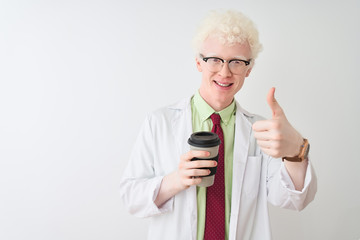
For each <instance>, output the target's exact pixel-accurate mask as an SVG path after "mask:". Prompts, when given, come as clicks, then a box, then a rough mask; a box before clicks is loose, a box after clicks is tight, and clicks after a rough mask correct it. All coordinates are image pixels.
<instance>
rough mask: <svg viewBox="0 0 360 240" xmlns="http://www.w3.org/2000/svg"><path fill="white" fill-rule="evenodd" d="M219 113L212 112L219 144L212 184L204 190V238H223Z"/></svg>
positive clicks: (213, 130) (221, 145) (221, 158)
mask: <svg viewBox="0 0 360 240" xmlns="http://www.w3.org/2000/svg"><path fill="white" fill-rule="evenodd" d="M220 119H221V118H220V115H218V114H215V113H213V114H212V115H211V120H212V122H213V128H212V130H211V131H212V132H214V133H216V134H217V135H218V136H219V138H220V140H221V144H220V146H219V159H218V165H217V171H216V174H215V181H214V185H212V186H210V187H208V188H207V190H206V192H207V193H206V222H205V235H204V239H205V240H212V239H214V240H223V239H225V183H224V155H225V152H224V134H223V131H222V128H221V126H220Z"/></svg>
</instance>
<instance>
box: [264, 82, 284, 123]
mask: <svg viewBox="0 0 360 240" xmlns="http://www.w3.org/2000/svg"><path fill="white" fill-rule="evenodd" d="M266 100H267V103H268V104H269V106H270V108H271V111H272V118H273V119H274V118H278V117H280V116H282V115H283V114H284V113H283V110H282V108H281V107H280V105H279V103H278V102H277V101H276V99H275V88H274V87H273V88H271V89H270V90H269V92H268V95H267V99H266Z"/></svg>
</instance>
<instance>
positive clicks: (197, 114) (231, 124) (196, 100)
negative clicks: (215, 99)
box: [191, 91, 236, 240]
mask: <svg viewBox="0 0 360 240" xmlns="http://www.w3.org/2000/svg"><path fill="white" fill-rule="evenodd" d="M235 110H236V105H235V101H233V102H232V103H231V104H230V105H229V106H228V107H226V108H225V109H223V110H221V111H220V112H216V113H218V114H220V117H221V123H220V125H221V128H222V130H223V133H224V142H225V146H224V149H225V159H224V161H225V235H226V237H225V239H228V238H229V224H230V210H231V189H232V169H233V152H234V135H235ZM191 112H192V127H193V131H194V132H198V131H211V129H212V125H213V124H212V121H211V118H210V116H211V115H212V114H213V113H214V112H215V110H214V109H212V108H211V107H210V106H209V104H207V103H206V102H205V100H204V99H203V98H202V97H201V96H200V94H199V92H198V91H197V92H196V93H195V95H194V96H193V98H192V99H191ZM215 178H216V176H215ZM197 214H198V224H197V239H198V240H203V239H204V230H205V214H206V187H197Z"/></svg>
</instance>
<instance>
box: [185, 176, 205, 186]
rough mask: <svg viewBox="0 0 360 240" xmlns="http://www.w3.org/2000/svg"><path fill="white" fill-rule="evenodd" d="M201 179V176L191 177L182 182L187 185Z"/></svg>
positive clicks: (194, 183) (198, 181)
mask: <svg viewBox="0 0 360 240" xmlns="http://www.w3.org/2000/svg"><path fill="white" fill-rule="evenodd" d="M201 181H202V178H201V177H193V178H188V179H185V180H184V184H185V185H187V186H192V185H198V184H200V183H201Z"/></svg>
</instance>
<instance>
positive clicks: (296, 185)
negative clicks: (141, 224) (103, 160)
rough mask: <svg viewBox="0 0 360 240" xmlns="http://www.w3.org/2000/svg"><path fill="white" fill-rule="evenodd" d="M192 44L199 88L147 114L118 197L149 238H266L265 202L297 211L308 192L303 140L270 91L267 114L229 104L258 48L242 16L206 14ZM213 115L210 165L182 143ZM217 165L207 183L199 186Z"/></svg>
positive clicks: (311, 191)
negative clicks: (141, 220) (217, 149)
mask: <svg viewBox="0 0 360 240" xmlns="http://www.w3.org/2000/svg"><path fill="white" fill-rule="evenodd" d="M194 46H195V50H196V66H197V68H198V70H199V71H200V72H201V73H202V81H201V85H200V88H199V91H198V92H196V93H195V95H194V96H192V97H191V98H187V99H185V100H183V101H180V102H178V103H177V104H174V105H171V106H169V107H166V108H163V109H160V110H158V111H156V112H154V113H152V114H150V115H149V116H148V117H147V119H146V121H145V123H144V125H143V126H142V129H141V131H140V135H139V137H138V139H137V141H136V144H135V147H134V149H133V152H132V156H131V159H130V162H129V165H128V167H127V169H126V170H125V173H124V176H123V179H122V181H121V196H122V199H123V200H124V202H125V204H126V206H127V207H128V209H129V211H130V212H131V213H132V214H134V215H135V216H139V217H152V218H151V223H150V227H149V233H148V238H149V239H157V240H158V239H260V240H263V239H271V232H270V224H269V217H268V209H267V202H270V203H272V204H273V205H275V206H280V207H283V208H289V209H295V210H298V211H299V210H302V209H303V208H304V207H305V206H306V205H307V204H308V203H309V202H310V201H312V200H313V198H314V196H315V192H316V178H315V175H314V173H313V172H312V169H311V165H310V164H309V161H308V158H307V152H308V147H309V145H308V141H307V140H306V139H304V138H303V137H302V136H301V135H300V134H299V133H298V132H297V131H296V130H295V129H294V128H293V127H292V126H291V125H290V123H289V122H288V121H287V119H286V117H285V114H284V112H283V110H282V109H281V107H280V105H279V104H278V103H277V101H276V100H275V97H274V91H275V89H274V88H272V89H270V91H269V93H268V97H267V101H268V104H269V106H270V108H271V110H272V112H273V116H272V119H270V120H262V119H261V118H260V117H258V116H256V115H254V114H250V113H248V112H247V111H245V110H244V109H242V108H241V107H240V105H239V104H238V103H237V102H236V101H235V100H234V95H235V94H236V93H237V92H238V91H239V90H240V89H241V87H242V86H243V83H244V80H245V78H246V77H248V76H249V74H250V72H251V70H252V67H253V66H254V61H255V58H256V56H257V54H258V52H259V51H260V50H261V44H260V43H259V41H258V32H257V30H256V28H255V27H254V25H253V23H252V22H251V21H250V20H249V19H248V18H246V17H245V16H244V15H243V14H241V13H239V12H235V11H227V12H212V13H211V14H210V15H209V16H208V17H207V18H205V20H204V22H203V23H202V25H201V26H200V28H199V30H198V32H197V34H196V36H195V38H194ZM219 116H220V117H219ZM215 118H217V119H221V121H220V126H219V127H220V129H221V135H223V139H222V144H223V145H222V147H223V149H224V155H223V156H222V157H220V155H219V162H218V163H217V162H216V161H214V160H212V159H210V160H202V161H191V159H192V158H194V157H196V158H206V157H207V156H209V153H208V152H206V151H189V146H188V144H187V139H188V138H189V136H190V135H191V133H192V132H196V131H210V130H211V129H212V128H213V127H215V125H216V124H217V125H219V123H215V120H214V119H215ZM282 158H284V159H283V160H282ZM216 165H218V168H219V167H220V166H221V167H220V173H219V169H218V172H217V173H216V175H215V183H214V185H213V186H211V187H208V188H206V187H197V186H196V185H198V184H199V183H200V182H201V181H202V177H203V176H207V175H208V174H209V170H208V169H206V168H211V167H214V166H216ZM219 176H222V177H219ZM215 186H216V187H215ZM215 188H220V189H221V190H216V192H214V190H213V189H215ZM213 199H216V200H213ZM219 216H220V218H219V219H220V220H218V217H219ZM214 219H216V220H215V221H214Z"/></svg>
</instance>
